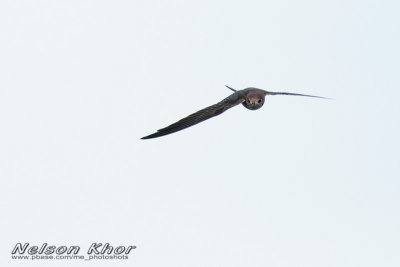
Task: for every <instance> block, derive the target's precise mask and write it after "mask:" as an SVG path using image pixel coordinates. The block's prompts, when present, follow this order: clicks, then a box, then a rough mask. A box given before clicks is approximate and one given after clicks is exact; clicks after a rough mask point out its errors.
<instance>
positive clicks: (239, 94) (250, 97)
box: [141, 85, 329, 139]
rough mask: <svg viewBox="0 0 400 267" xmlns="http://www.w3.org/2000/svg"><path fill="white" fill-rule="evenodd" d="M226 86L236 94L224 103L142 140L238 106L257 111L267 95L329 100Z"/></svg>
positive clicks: (180, 128)
mask: <svg viewBox="0 0 400 267" xmlns="http://www.w3.org/2000/svg"><path fill="white" fill-rule="evenodd" d="M225 86H226V87H227V88H229V89H230V90H232V91H233V92H234V93H233V94H231V95H229V96H228V97H226V98H225V99H223V100H222V101H220V102H218V103H217V104H214V105H211V106H209V107H206V108H204V109H201V110H199V111H197V112H195V113H193V114H191V115H189V116H187V117H185V118H183V119H181V120H179V121H177V122H175V123H173V124H171V125H169V126H167V127H165V128H162V129H159V130H158V131H157V132H155V133H153V134H150V135H147V136H144V137H142V138H141V139H152V138H156V137H161V136H164V135H168V134H172V133H175V132H178V131H181V130H183V129H186V128H188V127H191V126H193V125H195V124H198V123H200V122H203V121H205V120H207V119H210V118H212V117H215V116H218V115H220V114H221V113H223V112H225V111H226V110H228V109H230V108H232V107H234V106H237V105H239V104H242V105H243V106H244V107H246V108H247V109H250V110H257V109H259V108H261V107H262V106H263V105H264V102H265V96H267V95H294V96H307V97H316V98H324V99H329V98H326V97H322V96H314V95H305V94H296V93H288V92H270V91H265V90H262V89H259V88H255V87H248V88H245V89H242V90H236V89H233V88H232V87H230V86H228V85H225Z"/></svg>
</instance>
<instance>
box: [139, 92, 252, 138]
mask: <svg viewBox="0 0 400 267" xmlns="http://www.w3.org/2000/svg"><path fill="white" fill-rule="evenodd" d="M243 101H245V98H244V96H243V95H242V94H241V93H239V92H236V93H234V94H232V95H230V96H228V97H227V98H225V99H224V100H222V101H221V102H219V103H217V104H215V105H212V106H209V107H207V108H204V109H202V110H199V111H197V112H196V113H193V114H191V115H189V116H187V117H186V118H183V119H181V120H179V121H177V122H175V123H173V124H171V125H169V126H167V127H165V128H162V129H160V130H158V131H157V132H156V133H153V134H150V135H148V136H145V137H142V138H141V139H150V138H156V137H160V136H163V135H167V134H171V133H175V132H177V131H180V130H183V129H185V128H188V127H190V126H193V125H195V124H197V123H200V122H202V121H205V120H207V119H209V118H212V117H214V116H217V115H219V114H221V113H222V112H224V111H225V110H227V109H229V108H231V107H234V106H236V105H238V104H240V103H242V102H243Z"/></svg>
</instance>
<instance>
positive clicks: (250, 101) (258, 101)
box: [243, 94, 265, 110]
mask: <svg viewBox="0 0 400 267" xmlns="http://www.w3.org/2000/svg"><path fill="white" fill-rule="evenodd" d="M264 101H265V97H264V95H261V94H249V95H247V97H246V101H245V102H243V105H244V106H245V107H246V108H248V109H251V110H256V109H259V108H261V107H262V106H263V105H264Z"/></svg>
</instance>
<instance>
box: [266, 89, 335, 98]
mask: <svg viewBox="0 0 400 267" xmlns="http://www.w3.org/2000/svg"><path fill="white" fill-rule="evenodd" d="M265 92H266V95H297V96H308V97H317V98H325V99H330V98H326V97H322V96H315V95H303V94H295V93H287V92H268V91H265Z"/></svg>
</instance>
